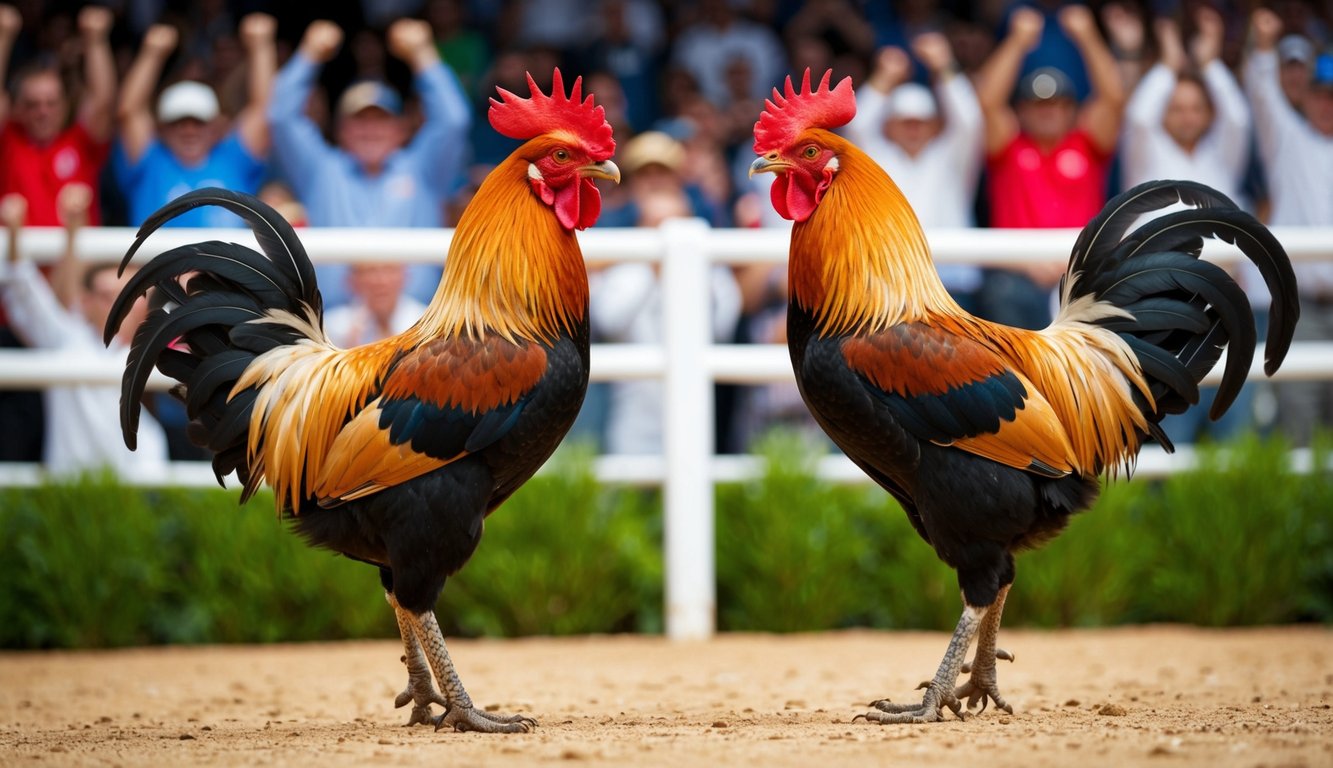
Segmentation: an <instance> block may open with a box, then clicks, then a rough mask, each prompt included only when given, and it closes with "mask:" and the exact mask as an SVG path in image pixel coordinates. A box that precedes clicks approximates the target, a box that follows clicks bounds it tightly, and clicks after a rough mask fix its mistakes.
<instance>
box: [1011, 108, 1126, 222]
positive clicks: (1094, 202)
mask: <svg viewBox="0 0 1333 768" xmlns="http://www.w3.org/2000/svg"><path fill="white" fill-rule="evenodd" d="M1110 161H1111V156H1110V155H1109V154H1107V153H1105V152H1102V151H1101V150H1100V149H1098V148H1097V147H1096V145H1095V144H1093V143H1092V139H1091V138H1090V137H1089V136H1088V134H1086V133H1084V132H1083V131H1082V130H1079V129H1075V130H1074V131H1072V132H1070V134H1069V135H1068V136H1066V137H1065V138H1064V139H1063V140H1062V141H1061V142H1060V143H1059V144H1057V145H1056V146H1055V148H1054V149H1053V150H1052V151H1051V152H1050V154H1045V155H1043V154H1042V152H1041V150H1040V149H1038V148H1037V144H1036V143H1035V142H1034V141H1032V139H1031V138H1029V137H1028V136H1027V135H1025V134H1019V135H1018V136H1017V137H1016V138H1015V139H1014V140H1013V141H1011V142H1010V143H1009V146H1007V147H1005V148H1004V149H1002V150H1000V151H999V152H998V153H996V154H994V155H992V156H991V157H989V158H987V170H988V171H989V177H990V181H989V184H988V186H989V189H988V191H989V193H990V209H991V226H992V227H1003V228H1011V229H1012V228H1020V227H1034V228H1043V229H1047V228H1052V227H1082V226H1083V225H1085V224H1087V223H1088V221H1089V220H1091V219H1092V217H1093V216H1096V215H1097V213H1098V212H1100V211H1101V209H1102V206H1103V205H1105V204H1106V173H1107V170H1108V168H1109V167H1110Z"/></svg>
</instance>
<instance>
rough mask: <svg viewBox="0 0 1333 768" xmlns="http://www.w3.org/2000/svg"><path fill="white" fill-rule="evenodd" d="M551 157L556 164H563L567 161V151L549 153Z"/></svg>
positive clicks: (560, 150)
mask: <svg viewBox="0 0 1333 768" xmlns="http://www.w3.org/2000/svg"><path fill="white" fill-rule="evenodd" d="M551 157H554V158H555V161H556V162H557V163H564V162H567V161H568V160H569V151H568V150H565V149H557V150H556V151H555V152H553V153H551Z"/></svg>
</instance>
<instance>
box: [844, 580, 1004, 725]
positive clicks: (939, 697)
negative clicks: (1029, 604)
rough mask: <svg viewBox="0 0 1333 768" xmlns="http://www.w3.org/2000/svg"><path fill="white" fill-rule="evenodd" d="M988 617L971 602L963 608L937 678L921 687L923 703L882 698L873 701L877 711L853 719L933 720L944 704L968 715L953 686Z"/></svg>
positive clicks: (878, 720) (928, 721)
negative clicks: (900, 702) (923, 690)
mask: <svg viewBox="0 0 1333 768" xmlns="http://www.w3.org/2000/svg"><path fill="white" fill-rule="evenodd" d="M985 617H986V608H984V607H982V608H977V607H974V606H971V605H969V606H965V607H964V608H963V615H962V617H961V618H959V619H958V627H957V629H955V630H954V631H953V639H952V640H950V641H949V648H948V650H946V651H945V652H944V659H943V660H942V661H941V662H940V668H939V670H938V671H936V672H935V678H934V679H933V680H929V681H927V682H924V683H922V684H921V686H920V687H922V688H925V689H926V695H925V696H924V697H922V699H921V703H920V704H894V703H893V702H891V701H889V700H888V699H881V700H879V701H876V702H872V703H871V705H870V706H872V707H874V708H875V709H874V710H872V711H870V712H867V713H865V714H863V715H857V716H856V718H853V719H859V718H862V717H864V718H865V719H866V720H869V721H871V722H874V723H934V722H938V721H939V720H942V719H943V717H944V714H943V710H944V707H945V706H948V707H949V709H951V710H953V713H954V714H955V715H958V716H959V717H960V718H961V717H965V716H966V712H964V711H963V705H962V704H960V703H959V701H958V697H957V696H955V695H954V692H953V687H954V683H955V682H957V680H958V674H959V672H960V671H961V670H962V668H963V660H964V659H966V658H967V649H968V646H970V645H972V638H973V637H975V636H976V634H977V629H978V628H979V627H980V626H981V623H982V621H983V620H984V619H985Z"/></svg>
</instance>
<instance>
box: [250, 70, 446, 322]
mask: <svg viewBox="0 0 1333 768" xmlns="http://www.w3.org/2000/svg"><path fill="white" fill-rule="evenodd" d="M318 74H319V67H318V65H316V64H315V63H314V62H313V61H311V60H310V59H308V58H306V57H305V56H303V55H302V54H300V53H299V52H298V53H296V54H294V55H293V56H292V57H291V59H290V60H288V62H287V64H286V65H285V66H284V67H283V68H282V70H281V71H280V72H279V73H278V77H277V80H276V81H275V83H274V86H273V98H272V99H271V100H270V102H269V109H268V119H269V124H270V128H271V132H272V137H273V156H274V159H275V160H276V162H277V164H278V167H279V168H281V169H282V172H283V176H284V178H285V179H286V180H287V182H288V183H289V184H290V185H291V187H292V190H293V191H294V192H295V193H296V196H297V197H298V198H299V199H300V200H301V202H302V204H303V205H304V206H305V210H306V217H307V219H308V220H309V222H310V225H311V226H315V227H440V226H443V225H444V206H445V202H446V201H447V200H448V198H449V196H450V195H452V194H453V193H454V191H455V190H456V189H457V188H458V187H459V186H460V182H461V180H462V174H463V163H464V161H465V159H466V155H467V132H468V128H469V126H470V124H471V122H472V114H471V110H470V108H469V106H468V102H467V97H466V96H465V95H464V93H463V89H462V88H461V87H460V86H459V84H458V80H457V79H456V78H455V77H454V75H453V73H452V72H451V71H450V70H449V69H448V68H447V67H446V66H445V65H444V64H443V63H439V64H436V65H433V66H431V67H429V68H427V69H425V70H423V71H421V72H418V73H417V75H416V77H415V80H414V85H415V87H416V91H417V94H418V95H419V97H420V98H421V103H422V107H423V110H424V112H425V120H424V122H423V123H422V125H421V128H420V129H419V130H418V131H417V133H416V136H414V137H413V138H412V141H411V142H410V143H408V144H407V146H405V147H403V148H402V149H400V150H398V151H397V152H394V153H393V154H392V155H390V156H389V158H388V160H387V161H386V162H385V165H384V168H383V170H382V171H381V172H380V173H379V174H378V175H374V176H371V175H369V174H367V173H366V172H365V171H364V170H363V169H362V168H361V166H360V165H359V164H358V163H357V162H356V160H354V159H353V158H352V157H351V156H350V155H349V154H347V152H345V151H343V150H342V149H340V148H338V147H336V146H332V145H330V144H328V143H327V142H326V141H325V140H324V136H323V135H322V134H321V133H320V131H319V128H318V126H316V125H315V123H314V122H313V121H312V120H311V119H310V118H309V117H307V116H306V114H305V104H306V101H307V99H308V98H309V96H310V91H311V89H312V88H313V87H314V83H315V78H316V76H317V75H318ZM347 271H348V269H347V266H346V265H325V266H320V267H317V268H316V274H317V276H318V279H319V288H320V293H322V294H323V296H324V303H325V306H337V305H340V304H345V303H347V301H348V300H349V297H348V294H347V286H346V282H347ZM439 277H440V267H438V266H433V265H429V264H423V265H413V266H412V267H409V269H408V280H407V285H408V289H407V290H408V293H409V294H411V295H412V296H413V297H414V298H417V299H418V300H420V301H423V302H428V301H430V298H431V297H432V296H433V295H434V293H435V286H436V285H437V284H438V282H439Z"/></svg>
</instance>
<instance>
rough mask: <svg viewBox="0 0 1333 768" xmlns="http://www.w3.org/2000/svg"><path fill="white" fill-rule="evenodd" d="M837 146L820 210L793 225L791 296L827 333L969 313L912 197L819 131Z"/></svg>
mask: <svg viewBox="0 0 1333 768" xmlns="http://www.w3.org/2000/svg"><path fill="white" fill-rule="evenodd" d="M808 134H809V137H810V138H811V139H812V140H814V141H816V142H818V143H819V144H821V145H822V146H826V147H829V148H831V149H833V151H834V153H835V156H836V158H837V162H838V166H837V173H836V176H835V178H834V180H833V182H832V184H830V186H829V189H828V191H827V193H826V194H825V195H824V196H823V198H822V200H821V201H820V202H819V205H818V206H817V207H816V209H815V211H814V214H813V215H812V216H811V217H810V218H809V219H807V220H806V221H803V222H797V223H796V224H794V225H793V226H792V237H791V257H790V261H789V264H788V275H789V284H790V286H791V296H792V300H793V301H795V302H796V303H797V304H798V305H799V306H800V307H801V308H802V309H804V310H806V311H808V312H810V313H812V314H813V315H814V316H815V319H816V322H817V324H818V329H819V333H820V335H822V336H830V335H841V334H848V333H860V332H875V331H880V330H884V329H885V328H888V327H890V326H893V325H896V324H898V323H903V322H913V321H917V320H922V319H924V318H926V317H927V316H929V315H939V314H941V313H943V314H952V315H957V314H961V313H962V309H961V308H960V307H958V305H957V303H955V302H954V300H953V299H952V298H951V297H950V296H949V293H948V291H946V290H945V289H944V285H943V283H941V282H940V279H939V274H938V273H937V272H936V271H935V265H934V263H933V262H932V260H931V257H930V248H929V246H928V245H927V243H926V236H925V233H924V232H923V231H922V229H921V224H920V223H919V222H918V221H917V218H916V214H915V213H914V212H913V211H912V207H911V205H909V204H908V202H907V198H905V197H904V196H903V193H902V192H901V191H900V190H899V189H898V186H897V185H896V184H894V183H893V180H892V179H890V178H889V175H888V174H887V173H885V172H884V171H883V169H881V168H880V166H879V165H878V164H877V163H876V162H875V161H874V160H872V159H871V158H870V157H869V156H867V155H866V154H865V153H864V152H862V151H861V150H859V149H857V148H856V147H855V146H853V145H852V144H851V143H850V142H848V141H846V140H845V139H842V138H840V137H839V136H837V135H835V134H833V133H830V132H829V131H825V130H820V129H813V130H811V131H809V132H808Z"/></svg>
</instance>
